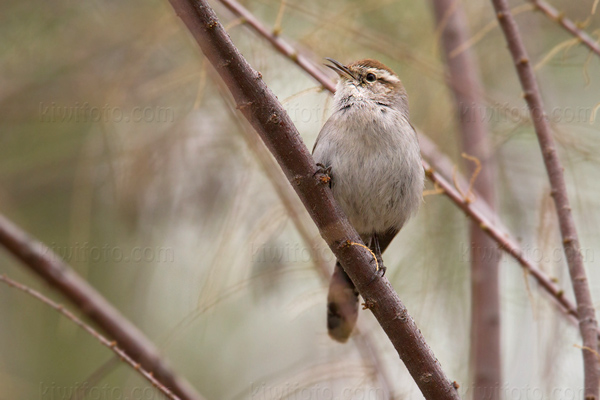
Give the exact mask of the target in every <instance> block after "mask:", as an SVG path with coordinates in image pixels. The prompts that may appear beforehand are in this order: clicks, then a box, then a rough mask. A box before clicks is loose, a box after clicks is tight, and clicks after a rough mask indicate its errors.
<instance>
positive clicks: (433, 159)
mask: <svg viewBox="0 0 600 400" xmlns="http://www.w3.org/2000/svg"><path fill="white" fill-rule="evenodd" d="M219 1H220V2H221V3H222V4H224V5H225V6H226V7H227V8H228V9H229V10H230V11H232V12H233V13H234V14H235V15H236V16H238V17H241V18H243V19H244V20H245V21H246V23H247V25H249V26H250V27H251V28H252V29H254V30H255V31H256V32H257V33H258V34H259V35H261V36H263V37H264V38H265V39H267V40H268V41H269V42H270V43H272V44H273V46H274V47H275V49H276V50H278V51H279V52H280V53H281V54H283V55H284V56H286V57H288V58H290V59H291V60H292V61H294V62H296V61H297V60H302V62H296V63H297V64H298V65H299V66H300V67H301V68H302V69H303V70H304V71H305V72H307V73H308V74H309V75H310V76H312V77H313V78H314V79H315V80H316V81H317V82H319V83H320V84H321V85H322V86H323V87H324V88H325V89H327V90H328V91H329V92H331V93H334V92H335V83H334V82H333V81H332V80H331V79H329V77H328V76H327V75H326V74H325V73H324V72H323V71H322V70H320V69H318V68H316V66H315V64H314V62H312V61H311V60H309V59H308V58H306V57H304V56H303V55H302V54H299V53H298V52H297V51H296V49H294V47H293V46H292V45H291V44H289V43H288V42H287V41H285V40H284V39H283V38H282V37H280V36H278V37H274V36H273V35H272V34H271V33H270V32H269V29H267V28H265V27H264V25H262V23H261V22H259V21H258V19H256V17H254V15H253V14H252V13H251V12H250V11H248V10H247V9H245V8H244V7H243V6H241V5H240V4H239V3H237V2H236V1H235V0H219ZM307 67H308V68H307ZM599 108H600V106H599ZM417 134H418V136H419V143H420V147H421V153H422V154H423V156H424V157H425V158H426V159H428V160H429V162H430V163H432V164H433V166H434V170H432V171H430V174H428V175H427V176H428V178H429V179H430V180H431V181H432V182H434V184H437V181H438V180H445V179H444V178H443V176H442V175H440V174H439V173H438V172H437V171H442V172H443V175H444V176H446V177H449V176H452V172H451V171H452V168H453V164H452V162H451V161H450V159H449V158H448V157H446V156H445V155H444V154H443V153H441V152H440V151H439V150H438V148H437V146H436V145H435V144H434V143H433V142H432V141H431V140H430V139H429V138H428V137H427V136H425V135H424V134H422V133H421V132H419V131H417ZM458 180H459V181H463V182H465V185H468V183H467V182H466V180H465V179H464V178H461V177H459V178H458ZM432 193H433V192H432ZM432 193H428V194H432ZM435 193H444V194H446V195H447V196H448V198H449V199H450V200H451V201H453V202H454V203H455V204H456V205H457V206H458V207H459V208H461V209H462V210H463V211H464V212H465V213H466V214H467V215H469V216H471V217H473V218H475V219H480V218H483V219H485V220H486V221H487V223H486V225H485V226H487V227H491V228H493V229H494V230H495V231H496V232H502V228H501V227H500V226H499V223H498V220H499V218H498V216H497V215H496V214H495V212H493V211H492V210H491V208H490V207H489V205H488V204H487V203H486V202H485V201H484V200H481V199H478V200H477V201H476V202H475V204H474V205H468V204H467V205H466V207H465V204H464V202H463V199H462V198H461V197H460V196H459V195H457V196H451V195H449V194H448V193H447V192H445V191H444V190H443V189H440V190H437V187H436V190H435ZM489 232H490V231H487V230H486V233H488V234H489ZM490 236H491V237H492V238H493V239H494V240H496V241H497V242H498V245H499V246H500V248H502V249H504V250H505V251H506V252H507V253H508V254H509V255H510V256H512V257H513V258H514V259H515V260H516V261H517V262H518V263H519V264H521V266H522V267H523V268H526V269H528V270H529V271H530V272H531V276H533V277H534V279H536V280H537V281H538V283H539V284H540V286H541V287H542V288H544V290H546V291H547V292H548V294H550V295H551V296H552V297H554V298H555V300H556V301H557V302H558V303H559V304H561V305H562V306H561V308H562V309H564V310H566V315H572V316H576V315H577V311H576V309H575V307H574V306H573V305H572V303H571V302H570V301H569V300H568V299H566V298H564V296H563V293H564V291H563V290H562V289H560V288H558V287H557V286H556V285H555V284H554V283H553V280H552V278H550V277H549V276H548V275H547V274H546V273H545V272H543V271H542V270H540V269H538V268H537V267H536V264H534V263H533V262H532V261H530V260H529V259H527V258H526V257H525V256H524V252H523V251H522V250H521V248H520V247H519V246H518V245H517V242H516V241H513V242H511V243H503V242H502V241H501V239H502V238H504V237H505V234H504V233H499V234H498V235H490ZM509 249H510V250H509ZM564 302H566V303H564ZM598 334H599V335H600V331H599V332H598Z"/></svg>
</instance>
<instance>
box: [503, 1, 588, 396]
mask: <svg viewBox="0 0 600 400" xmlns="http://www.w3.org/2000/svg"><path fill="white" fill-rule="evenodd" d="M492 3H493V5H494V9H495V10H496V17H497V18H498V22H499V23H500V27H501V28H502V32H503V33H504V36H505V38H506V41H507V43H508V48H509V50H510V54H511V56H512V58H513V61H514V63H515V67H516V70H517V74H518V76H519V81H520V82H521V87H522V88H523V91H524V93H525V94H524V96H525V101H526V102H527V106H528V108H529V112H530V114H531V118H532V120H533V126H534V128H535V133H536V134H537V137H538V142H539V144H540V148H541V150H542V156H543V158H544V164H545V166H546V171H547V173H548V179H549V181H550V187H551V194H552V197H553V199H554V204H555V205H556V213H557V214H558V224H559V228H560V234H561V236H562V240H563V248H564V251H565V255H566V258H567V264H568V266H569V274H570V275H571V282H572V284H573V292H574V293H575V300H576V302H577V315H578V319H579V329H580V331H581V336H582V339H583V347H584V349H583V350H582V352H583V366H584V371H585V372H584V374H585V382H584V383H585V399H589V400H592V399H598V396H599V393H600V391H599V389H600V387H599V385H600V381H599V379H600V376H599V370H598V359H597V358H596V354H594V352H593V351H590V350H587V349H597V348H598V334H597V330H598V321H597V320H596V312H595V309H594V304H593V301H592V294H591V292H590V288H589V285H588V280H587V276H586V272H585V267H584V265H583V256H582V254H581V251H580V245H579V237H578V235H577V229H576V227H575V221H574V219H573V214H572V212H571V206H570V204H569V198H568V195H567V185H566V182H565V177H564V173H563V168H562V165H561V162H560V159H559V158H558V153H557V150H556V145H555V143H554V138H553V137H552V132H551V130H550V124H549V123H548V118H547V116H546V114H545V111H544V103H543V101H542V96H541V94H540V91H539V88H538V84H537V81H536V77H535V73H534V71H533V68H532V66H531V63H530V62H529V56H528V55H527V50H526V49H525V45H524V44H523V40H522V39H521V35H520V33H519V28H518V26H517V23H516V21H515V19H514V17H513V15H512V14H511V12H510V9H509V7H508V3H507V0H492ZM585 348H587V349H585Z"/></svg>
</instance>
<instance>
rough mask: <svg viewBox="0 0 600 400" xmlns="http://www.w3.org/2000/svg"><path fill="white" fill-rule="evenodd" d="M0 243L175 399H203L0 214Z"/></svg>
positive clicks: (74, 275)
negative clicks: (59, 293) (147, 372)
mask: <svg viewBox="0 0 600 400" xmlns="http://www.w3.org/2000/svg"><path fill="white" fill-rule="evenodd" d="M0 244H1V245H3V246H4V247H6V249H7V250H8V251H10V252H11V253H12V254H13V255H14V256H15V257H17V258H18V259H20V260H21V261H22V262H23V263H24V264H25V265H26V266H27V267H29V268H30V269H31V270H32V271H33V272H35V273H36V274H38V275H39V276H40V277H42V278H43V279H45V280H46V281H47V282H48V283H49V284H50V285H51V286H52V287H53V288H54V289H56V290H58V291H60V292H61V293H62V294H63V295H64V296H66V297H67V298H68V299H69V300H71V301H72V302H73V304H75V305H76V306H77V307H78V308H79V309H81V310H82V311H83V312H84V313H85V314H86V315H87V316H88V317H89V318H90V319H91V320H92V321H94V322H95V323H97V324H98V326H100V327H101V328H102V329H103V330H104V331H105V332H106V333H107V334H108V336H110V337H111V338H113V339H115V340H116V341H117V343H118V344H119V347H120V348H122V349H123V350H124V351H126V352H127V354H129V356H130V357H131V358H133V359H134V360H136V361H137V362H138V363H140V364H141V366H142V367H143V368H144V369H145V370H147V371H151V372H152V373H153V375H154V376H155V377H156V379H157V380H159V381H160V382H161V383H162V384H163V385H164V386H166V387H168V388H170V389H171V390H172V391H173V392H174V393H175V394H176V395H177V396H179V397H180V398H182V399H188V400H202V399H203V397H202V396H200V395H199V394H198V393H197V392H196V391H195V389H194V388H193V387H192V386H191V385H190V384H189V383H188V382H187V381H186V380H185V379H183V378H181V377H179V376H177V375H175V373H174V372H173V370H172V369H171V367H170V366H169V365H168V363H167V362H166V361H165V359H164V358H163V356H162V355H161V354H160V353H159V351H158V349H157V348H156V346H155V345H154V344H153V343H152V342H151V341H150V340H149V339H148V338H147V337H146V336H145V335H144V334H143V333H142V332H141V331H140V330H139V329H138V328H137V327H135V326H134V325H133V324H132V323H131V322H130V321H129V320H128V319H126V318H125V317H124V316H123V315H121V313H120V312H119V311H118V310H117V309H115V308H114V307H113V305H112V304H110V303H109V302H108V301H107V300H106V299H105V298H104V297H103V296H102V295H101V294H100V293H98V291H97V290H96V289H94V288H93V287H92V286H91V285H90V284H89V283H88V282H86V281H85V279H83V278H82V277H80V276H79V275H78V274H77V273H76V272H75V271H74V270H73V268H71V267H70V266H69V265H67V264H66V263H65V262H64V261H62V260H61V258H60V256H58V255H57V254H56V253H54V252H53V251H52V250H50V249H49V248H48V247H47V246H45V245H44V244H43V243H41V242H39V241H37V240H35V239H33V238H32V237H30V236H29V235H27V234H26V233H25V232H24V231H22V230H21V229H20V228H19V227H17V226H16V225H15V224H13V223H12V222H11V221H9V220H8V219H7V218H5V217H4V216H3V215H0Z"/></svg>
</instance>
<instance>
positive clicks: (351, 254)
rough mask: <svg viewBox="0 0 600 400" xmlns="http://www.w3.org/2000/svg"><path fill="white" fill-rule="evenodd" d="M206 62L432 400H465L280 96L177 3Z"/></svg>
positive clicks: (222, 37) (216, 29)
mask: <svg viewBox="0 0 600 400" xmlns="http://www.w3.org/2000/svg"><path fill="white" fill-rule="evenodd" d="M170 2H171V5H172V6H173V8H174V9H175V11H176V12H177V15H178V16H179V17H180V18H181V19H182V20H183V22H184V23H185V25H186V26H187V27H188V29H189V30H190V32H191V33H192V35H193V36H194V38H195V39H196V41H197V42H198V44H199V45H200V47H201V49H202V51H203V53H204V54H205V56H206V58H207V59H208V60H209V61H210V62H211V63H212V64H213V66H214V67H215V69H216V70H217V72H218V73H219V74H220V75H221V78H222V79H223V81H224V82H225V84H226V85H227V87H228V88H229V90H230V91H231V93H232V95H233V98H234V99H235V101H236V104H237V107H238V108H239V109H240V110H241V112H242V114H243V115H244V116H245V117H246V119H248V121H249V122H250V124H251V125H252V126H253V128H254V129H255V130H256V131H257V132H258V134H259V135H260V137H261V139H262V140H263V141H264V142H265V144H266V145H267V147H268V148H269V150H270V151H271V153H272V154H273V155H274V156H275V159H276V160H277V162H278V163H279V165H280V167H281V168H282V169H283V171H284V173H285V175H286V177H287V178H288V180H289V181H290V183H291V184H292V186H293V187H294V189H295V190H296V193H297V194H298V196H299V197H300V199H301V200H302V202H303V203H304V206H305V207H306V209H307V210H308V212H309V214H310V216H311V217H312V219H313V220H314V222H315V223H316V225H317V227H318V228H319V231H320V233H321V236H323V238H324V239H325V241H326V242H327V244H328V245H329V247H330V248H331V250H332V251H333V253H334V254H335V256H336V258H337V259H338V260H340V262H341V263H342V265H343V267H344V270H345V271H346V273H347V274H348V275H349V276H350V278H351V279H352V281H353V282H354V284H355V285H356V288H357V289H358V291H359V292H360V294H361V295H362V296H363V298H364V299H365V304H368V305H369V308H370V309H371V311H372V312H373V315H374V316H375V317H376V318H377V320H378V321H379V323H380V324H381V326H382V328H383V329H384V331H385V332H386V334H387V335H388V337H389V338H390V340H391V342H392V344H393V345H394V347H395V348H396V351H397V352H398V355H399V356H400V358H401V359H402V361H404V364H405V365H406V367H407V369H408V371H409V372H410V374H411V375H412V377H413V379H414V380H415V382H416V383H417V385H418V386H419V388H420V389H421V392H422V393H423V395H424V397H425V398H426V399H458V398H459V396H458V393H457V391H456V389H455V388H454V386H453V385H452V383H451V382H450V381H449V380H448V378H447V377H446V375H445V374H444V372H443V371H442V368H441V365H440V363H439V362H438V361H437V359H436V358H435V356H434V354H433V352H432V351H431V349H430V348H429V346H428V345H427V343H426V342H425V339H424V338H423V335H422V334H421V332H420V331H419V329H418V328H417V326H416V324H415V322H414V320H413V319H412V318H411V317H410V315H409V314H408V311H407V309H406V307H404V305H403V304H402V302H401V301H400V299H399V297H398V295H397V294H396V292H395V291H394V289H393V288H392V286H391V284H390V282H389V281H388V280H387V278H385V277H381V276H380V274H379V273H378V272H377V271H375V266H374V265H373V263H372V258H371V256H370V253H369V252H368V251H367V250H366V249H364V248H362V247H360V246H353V245H351V244H350V243H352V242H354V243H362V241H361V240H360V236H359V235H358V234H357V233H356V230H354V228H353V227H352V226H351V225H350V224H349V222H348V219H347V217H346V216H345V215H344V214H343V212H342V211H341V209H340V208H339V206H338V205H337V203H336V202H335V200H334V199H333V196H332V194H331V191H330V190H329V189H328V187H327V186H326V185H323V184H322V183H321V180H320V179H319V178H320V177H319V176H318V175H317V169H316V165H315V163H314V160H313V159H312V157H311V155H310V152H309V151H308V149H307V148H306V146H305V145H304V143H303V142H302V138H301V137H300V134H299V133H298V131H297V130H296V128H295V126H294V124H293V123H292V121H291V119H290V118H289V116H288V115H287V113H286V112H285V110H284V109H283V107H282V106H281V104H280V103H279V102H278V101H277V98H276V97H275V95H274V94H273V93H272V92H271V91H270V90H269V88H268V87H267V86H266V85H265V83H264V82H263V81H262V79H261V76H260V74H259V73H258V72H257V71H255V70H254V69H253V68H252V67H251V66H250V65H249V64H248V62H247V61H246V60H245V59H244V58H243V57H242V55H241V54H240V53H239V51H238V50H237V48H236V47H235V46H234V45H233V43H232V42H231V39H230V38H229V35H228V34H227V32H226V31H225V29H224V28H223V26H222V25H221V24H220V23H219V21H218V19H217V16H216V15H215V13H214V11H213V10H212V9H211V8H210V7H209V5H208V4H207V2H206V0H170Z"/></svg>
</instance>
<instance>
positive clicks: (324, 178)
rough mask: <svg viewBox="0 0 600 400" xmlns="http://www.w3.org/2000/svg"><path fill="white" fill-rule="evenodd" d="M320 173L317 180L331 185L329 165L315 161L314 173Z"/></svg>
mask: <svg viewBox="0 0 600 400" xmlns="http://www.w3.org/2000/svg"><path fill="white" fill-rule="evenodd" d="M317 174H320V175H321V176H320V177H319V180H320V181H321V183H322V184H324V185H329V187H331V165H330V166H329V167H326V166H325V165H323V164H321V163H317V170H316V171H315V175H317Z"/></svg>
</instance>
